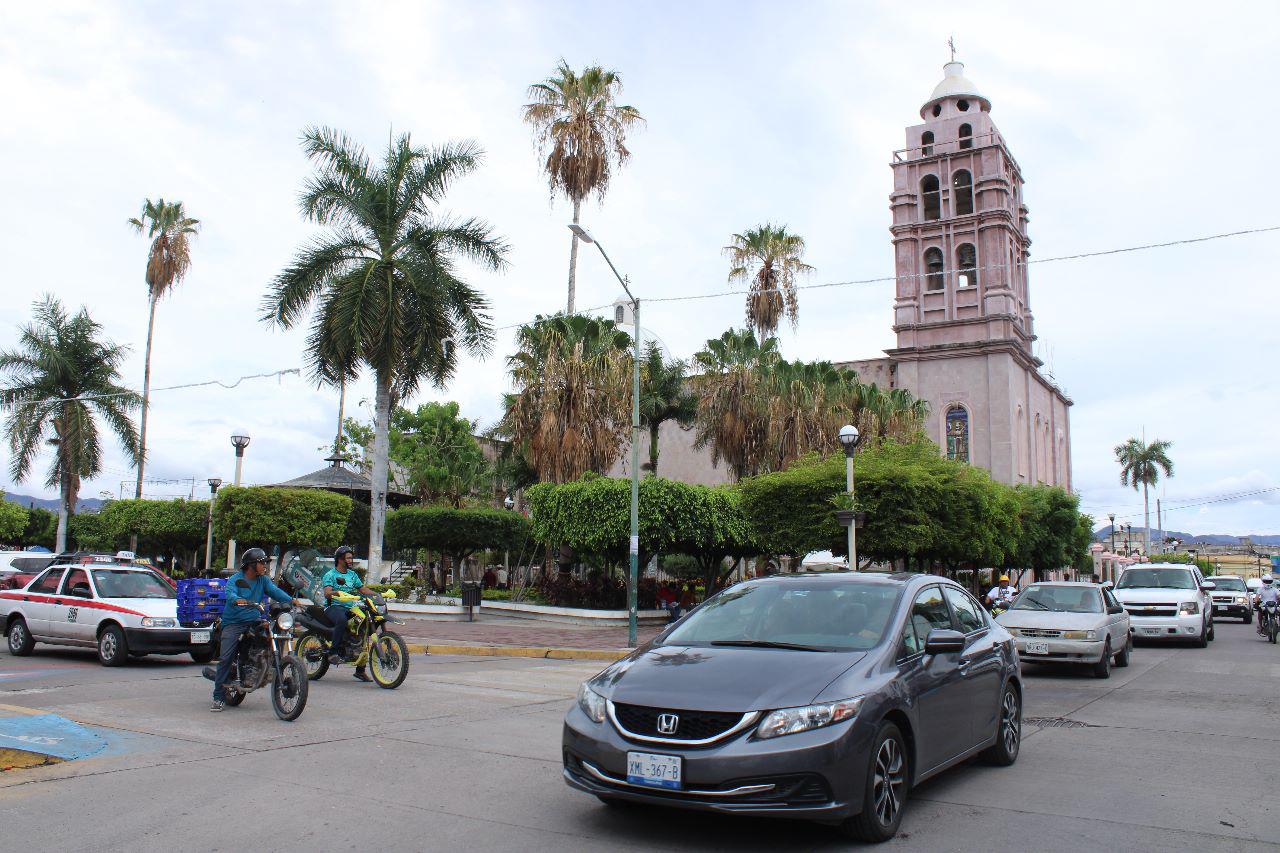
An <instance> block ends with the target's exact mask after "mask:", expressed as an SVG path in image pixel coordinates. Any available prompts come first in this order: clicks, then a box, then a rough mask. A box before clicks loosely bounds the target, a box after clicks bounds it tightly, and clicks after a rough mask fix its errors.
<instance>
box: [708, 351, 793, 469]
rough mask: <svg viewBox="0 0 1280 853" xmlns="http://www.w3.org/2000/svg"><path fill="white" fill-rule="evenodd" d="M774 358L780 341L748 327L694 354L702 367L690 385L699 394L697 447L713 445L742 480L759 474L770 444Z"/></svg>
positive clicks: (717, 457) (714, 455) (714, 454)
mask: <svg viewBox="0 0 1280 853" xmlns="http://www.w3.org/2000/svg"><path fill="white" fill-rule="evenodd" d="M777 361H778V341H777V339H776V338H768V339H766V340H765V341H764V342H763V343H761V342H760V341H758V340H757V339H756V336H755V334H754V333H753V332H752V331H751V330H750V329H743V330H742V331H738V330H736V329H730V330H729V331H727V332H725V333H724V334H723V335H721V336H720V337H718V338H714V339H712V340H709V341H707V344H706V347H705V348H704V349H703V350H702V351H701V352H698V353H696V354H695V355H694V356H693V362H694V365H695V367H696V368H697V369H698V370H699V371H701V372H700V373H699V375H697V376H695V377H694V378H693V379H692V380H691V383H692V385H693V388H694V390H695V391H696V392H697V394H698V416H697V430H698V432H697V439H696V442H695V445H694V446H695V447H697V448H699V449H701V448H704V447H707V446H708V445H709V446H710V447H711V461H712V463H713V464H716V465H719V464H720V461H721V460H724V462H725V463H726V464H727V465H728V466H729V469H730V470H731V471H733V475H734V477H735V479H739V480H741V479H742V478H743V477H748V476H751V475H754V474H758V473H760V470H761V467H762V465H764V463H765V454H766V452H767V450H766V447H767V443H768V434H769V424H768V418H769V414H768V398H769V390H768V374H769V371H770V370H771V369H772V367H773V365H774V364H775V363H776V362H777Z"/></svg>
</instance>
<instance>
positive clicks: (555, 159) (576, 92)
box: [524, 59, 644, 314]
mask: <svg viewBox="0 0 1280 853" xmlns="http://www.w3.org/2000/svg"><path fill="white" fill-rule="evenodd" d="M621 92H622V77H621V76H620V75H619V74H618V72H616V71H606V70H605V69H603V68H601V67H600V66H599V65H591V66H588V67H587V68H584V69H583V70H582V73H581V74H578V73H577V72H575V71H574V70H573V69H572V68H570V67H569V64H568V63H567V62H565V61H564V60H563V59H562V60H560V64H559V65H558V66H556V73H555V75H554V76H551V77H548V78H547V79H546V80H543V81H542V82H541V83H535V84H533V85H532V86H530V87H529V91H528V97H529V100H530V101H531V103H528V104H525V106H524V120H525V121H526V122H527V123H528V124H530V125H532V127H533V132H534V139H535V140H536V142H537V146H538V155H539V156H542V155H546V161H545V163H544V164H543V168H544V170H545V171H546V173H547V180H548V182H549V183H550V184H551V194H552V195H553V196H554V195H556V194H557V193H561V194H563V195H564V196H565V198H567V199H569V201H570V202H572V203H573V222H574V224H575V225H576V224H577V223H578V221H579V219H578V217H579V214H580V212H581V210H582V202H583V201H584V200H585V199H586V198H587V197H588V196H590V195H592V194H595V196H596V198H597V199H600V200H603V199H604V194H605V192H607V191H608V189H609V179H610V178H611V177H613V171H614V169H617V168H620V167H621V166H622V164H623V163H625V162H627V158H629V157H630V156H631V152H630V151H628V150H627V145H626V141H627V131H629V130H631V129H632V128H634V127H637V126H639V125H640V124H642V123H643V122H644V117H643V116H641V115H640V112H639V110H637V109H636V108H635V107H630V106H625V105H622V104H619V103H618V95H619V94H620V93H621ZM577 275H578V235H577V234H574V235H573V237H572V238H571V242H570V245H569V307H568V309H567V311H566V312H565V313H567V314H572V313H573V302H574V292H575V290H576V288H577Z"/></svg>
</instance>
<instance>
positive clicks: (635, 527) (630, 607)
mask: <svg viewBox="0 0 1280 853" xmlns="http://www.w3.org/2000/svg"><path fill="white" fill-rule="evenodd" d="M569 230H570V231H572V232H573V233H574V234H576V235H577V236H578V239H579V240H581V241H583V242H584V243H594V244H595V247H596V248H597V249H599V250H600V254H601V256H603V257H604V260H605V263H607V264H608V265H609V269H611V270H613V274H614V276H615V277H616V278H617V279H618V283H619V284H621V285H622V289H623V290H624V291H626V294H627V298H628V299H630V300H631V319H632V320H633V321H634V325H635V334H634V335H633V336H632V337H633V338H634V339H635V340H634V343H635V355H633V356H632V358H631V542H630V546H629V547H628V549H627V550H628V552H629V554H630V563H631V570H630V573H629V574H628V575H627V645H629V646H632V647H633V648H634V647H635V645H636V618H637V612H636V589H637V587H638V586H639V584H640V300H639V299H636V298H635V296H634V295H633V294H632V293H631V288H630V287H629V286H628V285H627V280H626V279H625V278H623V277H622V274H621V273H620V272H618V268H617V267H615V266H614V265H613V261H612V260H610V259H609V255H608V253H607V252H605V250H604V246H602V245H600V242H599V241H598V240H596V239H595V238H594V237H592V236H591V235H590V234H589V233H587V229H585V228H583V227H582V226H581V225H579V224H578V223H576V222H575V223H573V224H572V225H570V226H569Z"/></svg>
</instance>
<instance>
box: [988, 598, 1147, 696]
mask: <svg viewBox="0 0 1280 853" xmlns="http://www.w3.org/2000/svg"><path fill="white" fill-rule="evenodd" d="M996 621H997V622H999V623H1000V624H1001V625H1003V626H1004V627H1005V629H1006V630H1008V632H1009V633H1010V634H1012V635H1013V637H1014V642H1015V643H1016V644H1017V647H1018V654H1019V655H1022V656H1023V660H1025V661H1034V662H1035V663H1073V664H1080V663H1086V664H1090V665H1091V666H1092V667H1093V674H1094V675H1095V676H1097V677H1098V678H1108V677H1110V675H1111V664H1112V661H1114V662H1115V665H1116V666H1128V665H1129V655H1130V653H1131V652H1132V651H1133V639H1132V638H1131V637H1130V636H1129V614H1128V613H1126V612H1125V609H1124V607H1122V606H1121V605H1120V602H1119V601H1117V600H1116V599H1115V596H1113V595H1112V594H1111V590H1109V589H1104V588H1103V587H1101V586H1099V585H1098V584H1096V583H1067V582H1065V581H1063V582H1057V581H1055V582H1052V583H1034V584H1031V585H1030V586H1028V587H1027V588H1026V589H1024V590H1023V591H1022V592H1021V593H1020V594H1019V595H1018V597H1017V598H1015V599H1014V600H1013V603H1012V604H1011V605H1010V606H1009V609H1008V610H1007V611H1005V612H1004V613H1002V614H1000V615H999V616H997V617H996Z"/></svg>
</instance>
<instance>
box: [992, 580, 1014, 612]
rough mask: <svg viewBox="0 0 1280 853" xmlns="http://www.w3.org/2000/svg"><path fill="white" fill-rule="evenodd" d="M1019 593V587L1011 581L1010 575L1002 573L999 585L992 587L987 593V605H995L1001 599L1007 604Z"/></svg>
mask: <svg viewBox="0 0 1280 853" xmlns="http://www.w3.org/2000/svg"><path fill="white" fill-rule="evenodd" d="M1017 595H1018V588H1017V587H1016V586H1013V585H1011V584H1010V583H1009V576H1008V575H1001V576H1000V580H999V582H998V583H997V585H996V586H993V587H991V591H990V592H988V593H987V606H988V607H995V605H996V603H997V602H1001V601H1003V602H1004V603H1005V604H1006V605H1007V604H1008V603H1009V602H1011V601H1013V599H1014V598H1015V597H1017Z"/></svg>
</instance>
